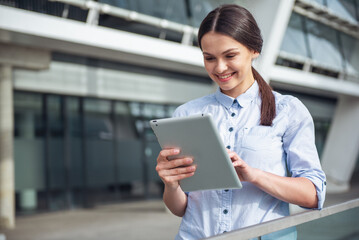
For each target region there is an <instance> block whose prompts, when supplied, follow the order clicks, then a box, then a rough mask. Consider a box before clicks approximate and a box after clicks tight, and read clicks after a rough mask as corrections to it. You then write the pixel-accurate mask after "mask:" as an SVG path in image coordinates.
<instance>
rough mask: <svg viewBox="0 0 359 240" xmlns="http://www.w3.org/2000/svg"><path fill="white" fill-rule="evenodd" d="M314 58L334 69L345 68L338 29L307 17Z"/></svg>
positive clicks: (317, 62) (315, 60)
mask: <svg viewBox="0 0 359 240" xmlns="http://www.w3.org/2000/svg"><path fill="white" fill-rule="evenodd" d="M306 26H307V30H308V40H309V46H310V52H311V55H312V59H313V60H314V62H315V63H316V64H319V65H321V66H324V67H329V68H331V69H333V70H338V71H340V70H343V59H342V56H341V54H340V48H339V44H338V35H337V31H336V30H334V29H332V28H330V27H328V26H326V25H323V24H321V23H318V22H314V21H312V20H310V19H306Z"/></svg>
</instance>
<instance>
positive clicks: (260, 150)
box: [156, 5, 326, 239]
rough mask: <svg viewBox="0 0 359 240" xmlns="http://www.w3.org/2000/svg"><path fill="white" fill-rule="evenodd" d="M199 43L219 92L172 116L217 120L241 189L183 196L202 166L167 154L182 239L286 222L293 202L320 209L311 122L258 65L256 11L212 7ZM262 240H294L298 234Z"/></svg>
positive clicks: (165, 176) (168, 192)
mask: <svg viewBox="0 0 359 240" xmlns="http://www.w3.org/2000/svg"><path fill="white" fill-rule="evenodd" d="M198 42H199V46H200V48H201V50H202V52H203V59H204V65H205V68H206V70H207V72H208V75H209V76H210V78H211V79H212V80H213V81H214V82H215V83H216V84H217V85H218V89H217V91H216V92H215V93H214V94H211V95H208V96H204V97H202V98H199V99H195V100H192V101H190V102H188V103H185V104H183V105H181V106H180V107H178V108H177V109H176V111H175V112H174V115H173V116H174V117H182V116H189V115H194V114H211V115H212V119H213V121H214V124H215V126H217V128H218V131H219V133H220V135H221V137H222V139H223V141H224V144H225V146H227V149H228V155H229V157H230V158H231V160H232V162H233V167H234V168H235V170H236V173H237V175H238V178H239V179H240V180H241V181H242V182H243V188H242V189H223V190H209V191H195V192H189V193H185V192H183V191H182V189H181V186H180V185H179V181H180V180H182V179H184V178H189V177H191V176H193V175H194V174H196V171H198V169H199V168H200V167H201V166H194V167H189V166H188V164H191V163H192V162H193V159H191V158H188V157H186V158H178V159H174V160H169V159H172V158H171V157H173V156H172V155H176V154H178V153H179V152H180V150H179V149H164V150H162V151H161V152H160V154H159V155H158V158H157V166H156V170H157V172H158V174H159V176H160V177H161V179H162V181H163V182H164V184H165V190H164V195H163V199H164V202H165V204H166V205H167V207H168V208H169V209H170V210H171V211H172V213H174V214H175V215H177V216H180V217H183V219H182V223H181V226H180V229H179V232H178V235H177V236H176V239H200V238H206V237H209V236H213V235H217V234H221V233H224V232H227V231H232V230H235V229H239V228H243V227H246V226H250V225H253V224H258V223H261V222H265V221H269V220H273V219H277V218H280V217H284V216H288V215H289V205H288V203H293V204H297V205H300V206H302V207H306V208H316V209H321V208H322V207H323V203H324V199H325V190H326V188H325V185H326V184H325V174H324V172H323V171H322V168H321V166H320V162H319V157H318V154H317V150H316V147H315V144H314V125H313V120H312V118H311V116H310V114H309V112H308V110H307V109H306V108H305V106H304V105H303V104H302V103H301V102H300V101H299V100H298V99H297V98H294V97H292V96H288V95H287V96H286V95H281V94H279V93H277V92H274V91H272V89H271V87H270V86H269V85H268V84H267V83H266V82H265V81H264V79H263V78H262V77H261V75H260V74H259V73H258V72H257V71H256V70H255V69H254V68H253V67H252V61H253V60H254V59H255V58H257V57H258V56H259V54H260V52H261V50H262V45H263V40H262V37H261V33H260V30H259V28H258V26H257V23H256V21H255V20H254V18H253V16H252V15H251V13H250V12H248V11H247V10H246V9H245V8H243V7H240V6H238V5H223V6H220V7H218V8H216V9H214V10H213V11H212V12H210V13H209V14H208V15H207V17H206V18H205V19H204V20H203V22H202V24H201V26H200V28H199V33H198ZM213 177H216V178H219V177H221V176H213ZM262 239H296V229H295V228H289V229H285V230H282V231H279V232H274V233H271V234H268V235H266V236H262Z"/></svg>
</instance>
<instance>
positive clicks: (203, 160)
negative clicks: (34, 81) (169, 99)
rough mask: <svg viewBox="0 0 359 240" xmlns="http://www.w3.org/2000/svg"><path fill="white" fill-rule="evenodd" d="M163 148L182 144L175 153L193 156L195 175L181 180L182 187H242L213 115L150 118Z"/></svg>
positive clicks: (181, 155) (204, 188) (196, 189)
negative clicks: (195, 166) (195, 167)
mask: <svg viewBox="0 0 359 240" xmlns="http://www.w3.org/2000/svg"><path fill="white" fill-rule="evenodd" d="M150 125H151V127H152V129H153V131H154V133H155V135H156V137H157V140H158V142H159V144H160V145H161V148H162V149H168V148H179V149H180V150H181V152H180V154H179V155H178V156H176V157H175V158H178V157H185V156H190V157H193V160H194V164H196V165H197V169H196V172H195V174H194V175H193V176H191V177H189V178H186V179H183V180H181V181H180V186H181V188H182V190H183V191H185V192H190V191H198V190H209V189H234V188H241V187H242V184H241V182H240V180H239V178H238V176H237V173H236V171H235V169H234V167H233V164H232V161H231V159H230V158H229V156H228V153H227V150H226V148H225V147H224V144H223V142H222V140H221V138H220V135H219V133H218V132H217V129H216V127H215V125H214V123H213V121H212V118H211V116H210V115H207V114H200V115H193V116H189V117H178V118H164V119H156V120H151V121H150Z"/></svg>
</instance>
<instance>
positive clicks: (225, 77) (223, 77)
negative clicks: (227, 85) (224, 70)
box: [217, 72, 236, 82]
mask: <svg viewBox="0 0 359 240" xmlns="http://www.w3.org/2000/svg"><path fill="white" fill-rule="evenodd" d="M234 74H236V72H233V73H228V74H222V75H217V78H218V79H219V81H221V82H227V81H228V80H230V79H231V78H232V76H233V75H234Z"/></svg>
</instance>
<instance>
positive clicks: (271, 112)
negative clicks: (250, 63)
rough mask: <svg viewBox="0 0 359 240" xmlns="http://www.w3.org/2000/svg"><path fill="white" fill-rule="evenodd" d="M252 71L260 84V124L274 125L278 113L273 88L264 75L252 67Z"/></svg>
mask: <svg viewBox="0 0 359 240" xmlns="http://www.w3.org/2000/svg"><path fill="white" fill-rule="evenodd" d="M252 73H253V77H254V79H255V80H256V81H257V83H258V86H259V93H260V95H261V99H262V104H261V121H260V125H263V126H272V123H273V119H274V118H275V115H276V108H275V98H274V95H273V92H272V88H271V87H270V86H269V85H268V84H267V82H266V81H264V79H263V78H262V76H261V75H260V74H259V73H258V72H257V71H256V70H255V69H254V67H252Z"/></svg>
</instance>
